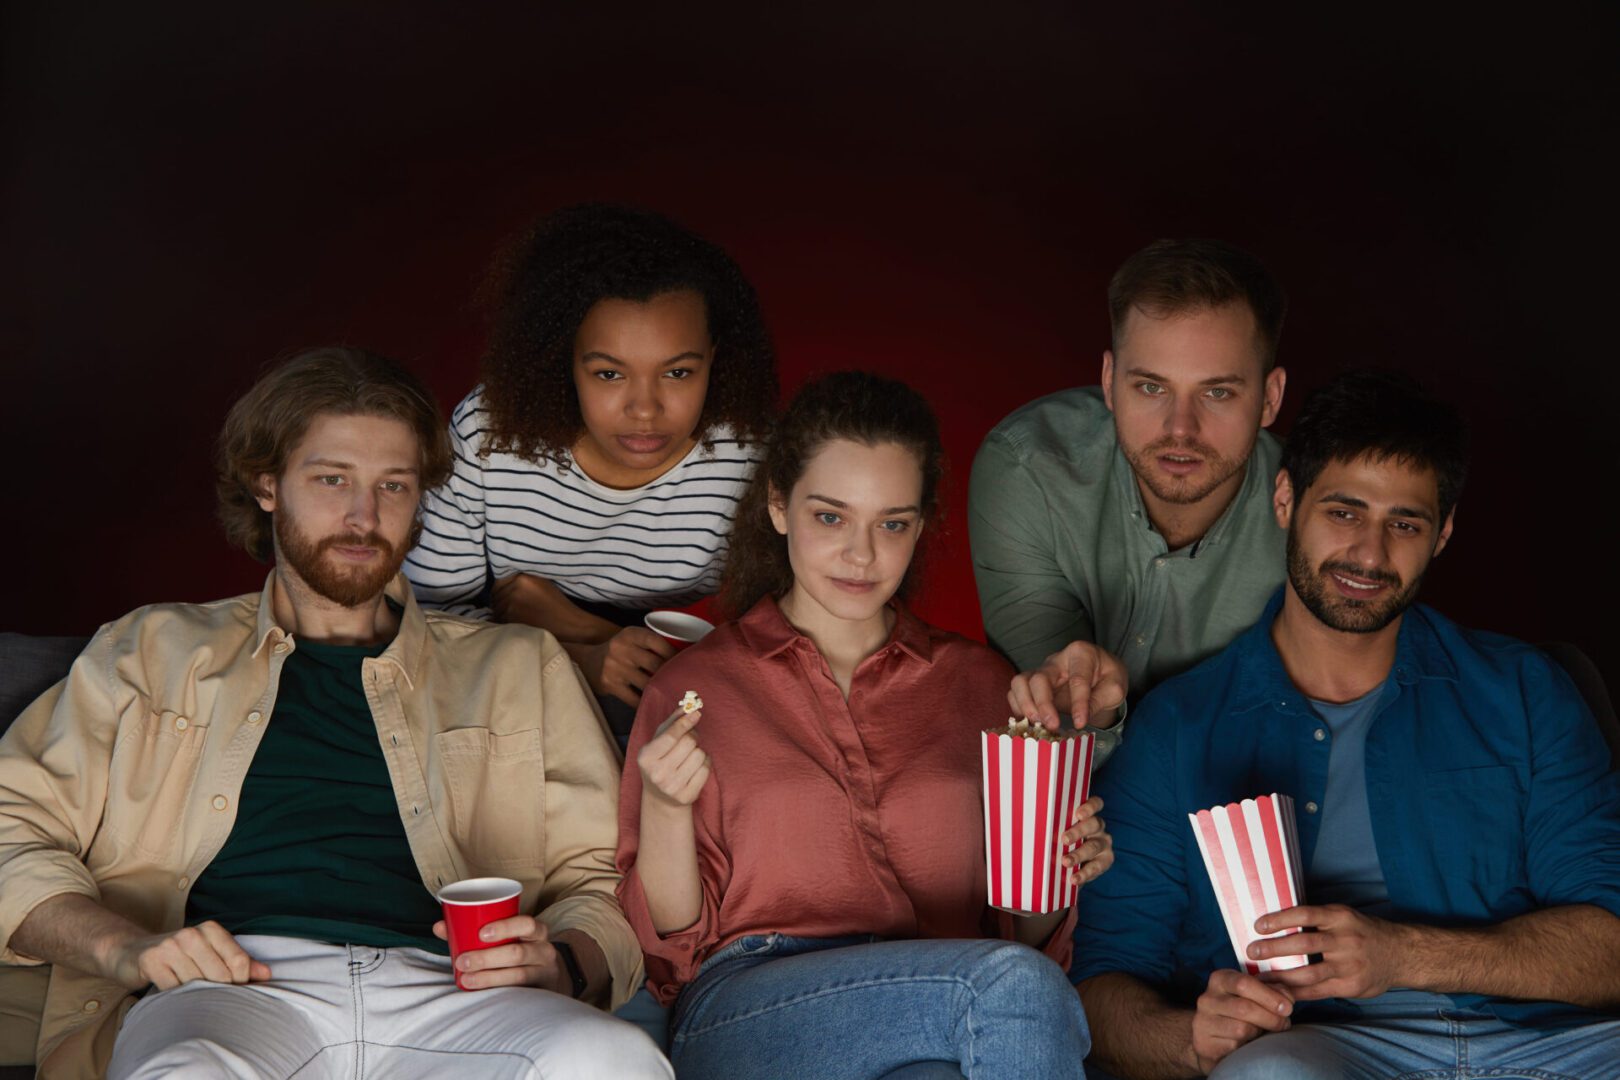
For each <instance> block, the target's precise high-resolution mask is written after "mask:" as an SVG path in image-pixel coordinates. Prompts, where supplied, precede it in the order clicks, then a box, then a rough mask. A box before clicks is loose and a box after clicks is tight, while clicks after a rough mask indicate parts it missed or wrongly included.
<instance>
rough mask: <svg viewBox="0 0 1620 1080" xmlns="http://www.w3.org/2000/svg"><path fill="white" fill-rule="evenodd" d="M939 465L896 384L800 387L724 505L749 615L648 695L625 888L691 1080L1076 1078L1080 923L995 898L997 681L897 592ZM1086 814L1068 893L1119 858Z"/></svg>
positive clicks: (979, 649) (906, 576) (681, 1068)
mask: <svg viewBox="0 0 1620 1080" xmlns="http://www.w3.org/2000/svg"><path fill="white" fill-rule="evenodd" d="M942 456H943V455H942V450H941V446H940V439H939V430H938V425H937V423H936V422H935V420H934V417H933V414H932V412H931V411H930V410H929V408H928V405H927V403H926V402H924V401H923V399H922V398H921V397H920V396H918V395H917V394H916V393H915V392H914V391H912V390H911V389H909V388H908V387H906V386H904V385H902V384H900V383H896V382H892V381H890V380H886V379H880V378H878V377H876V376H872V375H866V374H860V373H844V374H839V375H831V376H828V377H826V378H823V379H821V380H820V381H818V382H815V383H812V384H811V385H809V386H807V387H806V388H805V389H804V390H803V391H801V392H800V394H799V395H798V397H797V398H796V400H795V401H794V402H793V404H792V405H791V406H790V407H789V409H788V411H787V414H786V416H785V417H784V418H783V420H782V422H781V424H780V426H779V428H778V430H777V432H776V434H775V435H774V437H773V438H772V440H771V442H770V445H769V448H768V450H767V452H766V458H765V462H764V463H763V465H762V466H761V467H760V469H759V471H758V473H757V474H756V475H755V478H754V480H753V482H752V485H751V487H750V488H749V490H748V492H747V494H746V495H745V496H744V497H743V501H742V503H741V504H740V506H739V509H738V518H737V522H736V524H735V526H734V529H733V533H732V540H731V550H730V555H729V558H728V563H727V584H726V586H725V589H724V591H723V593H722V598H723V600H725V601H728V602H729V604H728V606H729V607H730V608H731V609H732V610H733V611H742V612H745V613H744V614H742V616H741V617H740V618H739V619H737V621H735V622H732V623H728V624H727V625H725V626H722V627H720V628H719V629H718V630H716V631H715V632H714V633H712V634H710V635H709V636H708V637H707V638H706V639H704V640H703V641H702V642H701V643H699V644H697V645H695V646H693V647H692V648H690V649H687V650H686V651H685V652H683V653H680V654H679V655H677V656H676V657H675V658H674V659H673V660H671V661H669V662H668V663H667V664H666V665H665V666H664V667H663V669H662V670H660V671H659V672H658V674H657V675H656V676H655V677H654V678H653V679H652V681H651V682H650V683H649V684H648V686H647V688H646V691H645V694H644V697H643V699H642V702H641V707H640V709H639V711H638V713H637V716H636V723H635V728H634V731H633V733H632V735H631V740H630V747H629V754H630V760H633V761H635V762H636V765H637V768H634V769H630V768H627V769H626V770H625V778H624V787H623V792H622V798H621V800H620V812H619V828H620V834H619V835H620V840H619V851H618V865H619V869H620V870H621V871H623V873H624V880H623V884H622V885H621V887H620V891H619V895H620V899H621V901H622V902H623V905H624V909H625V912H626V914H627V915H628V916H629V919H630V922H631V924H632V925H633V926H634V927H635V928H636V931H637V934H638V935H639V937H640V939H641V945H642V948H643V950H644V951H645V952H646V954H647V971H648V975H649V985H650V987H651V989H652V991H653V993H654V995H655V996H656V997H657V998H658V999H659V1000H660V1001H662V1002H664V1003H666V1004H668V1003H671V1002H673V1003H674V1016H673V1022H672V1027H671V1032H672V1040H671V1042H672V1045H671V1050H670V1057H671V1059H672V1060H673V1062H674V1064H675V1067H676V1070H677V1072H678V1073H679V1075H680V1076H681V1077H682V1078H683V1080H703V1078H706V1077H716V1078H718V1077H726V1078H732V1080H737V1078H744V1080H746V1078H749V1077H765V1076H773V1077H775V1076H816V1077H829V1078H857V1077H859V1078H868V1077H888V1076H902V1075H903V1076H905V1077H922V1076H943V1077H960V1076H966V1077H968V1078H970V1080H978V1078H981V1077H994V1078H996V1080H1018V1078H1022V1077H1030V1078H1034V1077H1041V1078H1043V1080H1044V1078H1048V1077H1059V1076H1082V1075H1083V1072H1082V1066H1081V1059H1082V1058H1084V1057H1085V1055H1086V1052H1087V1050H1088V1049H1089V1046H1090V1033H1089V1032H1088V1030H1087V1028H1086V1022H1085V1015H1084V1013H1083V1012H1082V1011H1081V1008H1080V1003H1079V998H1078V996H1077V995H1076V994H1075V992H1074V989H1073V988H1072V987H1071V986H1070V985H1069V983H1068V980H1067V979H1066V978H1065V976H1064V968H1065V967H1066V966H1067V964H1068V960H1069V952H1070V934H1071V932H1072V929H1073V925H1074V918H1073V913H1072V911H1064V912H1061V913H1058V914H1054V915H1049V916H1014V915H1010V914H1007V913H1003V912H997V911H993V910H991V909H990V908H988V907H987V906H986V902H985V872H984V823H983V818H982V816H981V814H982V811H981V809H980V805H981V804H980V762H979V753H980V752H979V732H980V731H981V730H982V729H984V728H987V727H993V726H996V725H997V724H999V723H1001V722H1002V721H1003V720H1004V718H1005V717H1006V715H1007V688H1008V685H1009V683H1010V682H1011V679H1012V675H1013V671H1012V668H1011V667H1010V666H1009V665H1008V664H1007V663H1006V662H1005V661H1003V660H1002V659H1001V658H1000V657H999V656H997V655H996V654H995V653H993V652H991V651H990V650H989V649H988V648H986V647H985V646H983V645H979V644H977V643H975V642H971V641H968V640H967V639H965V638H962V637H958V636H957V635H955V634H951V633H947V632H945V631H943V630H938V629H935V628H934V627H931V626H928V625H927V624H925V623H923V622H922V621H920V620H919V619H918V618H917V617H916V616H914V615H912V614H911V613H910V612H909V611H908V610H907V609H906V608H905V606H904V605H903V604H901V603H900V602H899V601H898V599H897V597H898V596H903V595H904V594H905V591H906V586H907V585H908V584H909V583H910V578H911V571H912V569H913V567H912V564H913V553H914V551H915V549H916V546H917V541H918V539H919V537H920V536H921V534H922V533H923V532H924V529H925V526H926V524H927V523H928V522H929V520H930V517H931V516H932V514H933V513H934V510H935V498H936V488H937V486H938V480H939V475H940V468H941V458H942ZM687 690H693V691H696V693H697V695H698V696H699V697H700V698H701V699H702V702H703V704H702V707H701V709H700V711H697V712H691V713H685V712H683V711H682V709H681V708H680V699H681V698H682V696H683V695H684V693H685V692H686V691H687ZM700 721H701V723H700ZM700 743H701V745H700ZM1100 805H1101V804H1100V802H1099V801H1098V800H1095V799H1094V800H1092V801H1091V802H1089V803H1087V804H1086V806H1085V807H1084V808H1083V810H1082V811H1081V815H1080V819H1079V823H1078V825H1077V829H1078V832H1079V834H1080V835H1081V836H1082V837H1083V838H1084V840H1085V843H1084V844H1083V846H1081V847H1080V848H1079V849H1078V850H1077V851H1076V852H1075V853H1074V855H1072V856H1069V857H1068V859H1067V861H1069V862H1070V863H1071V864H1077V865H1079V866H1080V873H1081V879H1082V880H1083V881H1089V880H1091V879H1093V878H1095V877H1096V876H1097V875H1098V874H1100V873H1101V872H1102V871H1103V870H1105V869H1107V867H1108V866H1109V864H1110V863H1111V862H1112V861H1113V854H1112V850H1111V845H1110V842H1109V840H1108V837H1107V834H1106V833H1105V832H1104V831H1103V825H1102V821H1101V819H1100V818H1098V817H1097V816H1096V813H1097V810H1098V809H1099V808H1100ZM1043 953H1044V955H1043Z"/></svg>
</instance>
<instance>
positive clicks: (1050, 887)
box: [981, 723, 1097, 915]
mask: <svg viewBox="0 0 1620 1080" xmlns="http://www.w3.org/2000/svg"><path fill="white" fill-rule="evenodd" d="M1011 727H1012V728H1013V729H1014V730H1015V731H1019V732H1020V733H1019V734H1008V731H1007V729H1005V728H1003V729H998V730H995V731H986V732H984V733H983V734H982V736H981V746H982V749H983V751H984V851H985V866H986V872H987V873H986V877H987V878H988V883H989V894H990V905H991V906H992V907H997V908H1001V909H1002V910H1003V911H1014V912H1021V913H1024V914H1033V915H1044V914H1046V913H1047V912H1051V911H1059V910H1062V909H1063V908H1066V907H1070V906H1072V905H1073V904H1074V901H1075V897H1076V896H1077V894H1078V893H1079V891H1080V886H1079V884H1078V883H1077V882H1076V881H1075V879H1074V870H1073V869H1072V868H1070V867H1067V866H1064V865H1063V862H1062V857H1063V854H1064V853H1065V852H1066V851H1072V850H1074V846H1073V845H1070V846H1068V847H1065V846H1064V843H1063V833H1064V832H1065V831H1066V830H1067V829H1068V827H1069V825H1070V824H1071V823H1072V822H1073V821H1074V812H1075V810H1076V809H1077V808H1078V807H1079V805H1080V804H1081V803H1083V802H1085V801H1086V796H1087V795H1088V794H1089V793H1090V790H1091V757H1092V751H1093V749H1094V747H1095V746H1096V742H1097V739H1096V736H1094V735H1092V734H1091V733H1090V732H1086V731H1083V732H1080V733H1078V734H1073V733H1064V734H1062V735H1050V734H1047V733H1046V732H1045V729H1041V730H1042V736H1040V737H1038V736H1032V735H1026V734H1022V732H1024V731H1028V730H1030V727H1029V725H1028V724H1024V723H1014V724H1013V725H1011Z"/></svg>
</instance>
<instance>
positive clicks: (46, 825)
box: [0, 573, 642, 1077]
mask: <svg viewBox="0 0 1620 1080" xmlns="http://www.w3.org/2000/svg"><path fill="white" fill-rule="evenodd" d="M273 583H274V573H272V575H271V578H270V580H268V581H266V583H265V587H264V590H263V592H261V593H260V594H259V595H257V596H253V595H249V596H239V597H236V598H235V599H231V600H221V601H218V602H216V603H212V604H159V605H155V606H153V607H146V608H141V609H140V610H138V611H135V612H133V613H131V614H129V615H126V616H125V617H124V618H122V619H120V620H118V621H117V622H115V623H110V624H108V625H107V626H104V627H102V628H101V630H100V632H99V633H97V634H96V636H95V638H94V639H93V640H92V641H91V643H90V645H89V646H88V647H87V648H86V649H85V651H84V653H83V654H82V655H81V656H80V657H79V659H78V660H77V661H76V662H75V663H74V665H73V669H72V671H71V672H70V673H69V674H68V677H67V678H66V679H64V680H63V681H62V682H61V683H59V684H57V685H56V686H55V687H53V688H52V689H51V690H49V691H48V692H47V693H46V694H45V695H44V696H43V697H41V698H40V699H39V700H38V701H36V702H35V703H34V704H33V705H31V706H30V707H29V708H28V709H27V711H25V712H24V713H23V714H22V716H20V717H18V719H17V721H16V723H14V724H13V725H12V727H11V729H10V730H9V731H7V732H6V735H5V737H4V739H0V964H32V963H36V961H33V960H31V959H29V958H28V957H24V956H19V955H17V954H16V953H15V952H13V951H12V950H11V948H10V945H9V943H10V940H11V935H12V934H13V933H14V932H15V931H16V929H17V926H18V924H19V923H21V922H22V920H23V919H24V917H25V916H27V914H28V913H29V912H30V911H32V910H33V909H34V907H35V906H36V905H38V904H39V903H40V902H42V901H44V900H47V899H49V898H51V897H53V896H58V895H61V894H63V893H81V894H83V895H85V896H88V897H91V898H93V899H96V900H99V901H100V902H101V903H102V904H103V905H105V906H106V907H108V908H110V909H111V910H113V911H115V912H118V913H119V914H121V915H124V916H126V917H127V918H129V919H132V920H133V921H135V922H137V923H139V924H140V925H142V926H146V927H149V928H151V930H153V931H154V932H160V931H166V930H174V929H178V928H179V927H180V926H181V925H183V920H184V917H185V910H186V896H187V894H188V892H189V891H190V887H191V883H192V881H193V880H195V879H196V877H197V875H198V874H200V873H201V872H202V870H203V868H204V867H206V866H207V865H208V863H209V861H210V860H212V859H213V858H214V856H215V855H216V854H217V853H218V852H219V850H220V847H221V846H222V845H223V844H224V843H225V839H226V837H227V836H229V835H230V832H231V826H232V823H233V822H234V821H235V815H236V800H237V795H238V793H239V792H240V790H241V786H242V778H243V775H244V774H245V773H246V772H247V768H248V763H249V762H251V761H252V760H253V754H254V750H255V749H256V748H257V746H258V743H259V738H260V736H261V735H262V734H263V733H264V728H265V722H266V720H268V719H269V717H270V716H271V715H272V714H273V712H274V710H275V706H276V688H277V683H278V681H279V678H280V674H281V665H282V663H283V662H284V661H285V660H286V658H287V656H288V655H289V654H290V653H291V652H292V651H293V650H294V649H296V648H297V642H296V641H294V640H293V637H292V635H291V634H289V633H287V632H286V631H284V630H282V629H281V628H280V627H278V626H276V624H275V619H274V616H273V614H272V611H271V605H270V596H271V588H272V586H273ZM388 593H389V595H390V596H392V597H394V598H395V599H396V600H400V601H402V602H403V603H404V615H403V618H402V620H401V623H400V629H399V633H398V635H397V636H396V637H395V639H394V641H393V643H392V644H390V645H389V646H388V648H387V649H386V650H385V651H384V652H383V654H382V655H381V656H379V657H377V658H376V659H368V660H366V661H365V662H364V667H363V670H364V679H365V688H366V698H367V700H368V701H369V702H370V705H371V713H372V717H373V719H374V720H375V721H376V724H377V735H378V739H379V741H380V743H381V745H382V751H383V756H384V758H385V759H386V760H387V763H388V772H389V776H390V777H391V778H392V779H393V784H394V791H395V793H396V794H397V795H398V797H399V810H400V820H401V821H402V822H403V823H404V826H405V835H406V837H407V838H408V840H409V842H410V847H411V853H412V854H413V855H414V856H415V858H416V865H417V869H418V870H419V871H420V873H421V875H422V881H423V883H424V884H425V885H426V886H427V887H428V888H430V889H435V888H437V887H438V886H440V885H443V884H447V883H449V882H451V881H456V880H459V879H461V878H467V877H479V876H484V875H497V876H502V877H511V878H516V879H518V880H519V881H521V882H522V883H523V905H524V910H525V911H532V912H535V913H536V914H537V915H538V916H539V918H540V919H541V920H542V921H543V922H545V923H546V924H547V926H548V927H550V929H551V930H552V931H560V930H565V929H576V930H580V931H582V932H584V933H586V934H588V935H590V937H591V938H592V939H593V940H595V941H596V942H597V943H598V944H599V945H601V947H602V950H603V952H605V953H606V954H607V962H608V967H609V970H610V971H611V972H612V975H613V991H612V1004H613V1005H614V1006H617V1005H619V1004H620V1003H622V1002H624V1001H625V1000H626V999H628V998H629V996H630V995H631V994H632V993H634V992H635V990H636V988H637V987H638V986H639V985H640V984H641V980H642V966H641V952H640V949H639V948H638V946H637V944H636V938H635V935H634V934H633V933H632V932H631V930H630V927H629V925H628V924H627V923H626V922H625V919H624V916H623V914H622V913H621V912H620V910H619V906H618V902H617V901H616V900H615V898H614V886H615V885H616V884H617V882H618V874H617V872H616V871H615V870H614V868H613V850H614V845H615V842H616V839H617V813H618V791H619V763H618V756H617V754H616V753H615V752H614V749H613V745H612V742H611V737H610V736H609V734H608V732H607V728H606V725H605V724H603V722H602V719H601V714H600V712H599V711H598V710H597V708H596V703H595V700H594V699H593V698H592V697H591V695H590V692H589V691H588V689H587V688H586V687H585V685H584V681H583V680H582V679H581V678H580V675H579V673H578V671H577V670H576V669H575V668H574V666H573V664H572V663H571V662H570V660H569V657H568V654H567V653H565V652H564V651H563V650H562V648H561V647H560V646H559V645H558V644H557V642H556V640H555V639H554V638H553V637H552V636H551V635H550V634H548V633H546V632H544V631H541V630H535V629H531V628H528V627H518V626H493V625H489V624H486V623H477V622H472V621H469V620H466V619H461V618H457V617H455V616H452V615H444V614H440V613H438V612H431V611H429V612H424V611H423V610H422V609H421V608H419V607H418V606H417V604H416V601H415V599H414V598H413V597H412V595H411V590H410V587H409V584H408V583H407V582H406V580H405V579H404V578H403V577H397V578H395V580H394V581H393V583H392V584H391V585H390V586H389V589H388ZM6 974H21V973H20V972H16V971H11V972H8V971H7V970H6V969H4V968H0V976H4V975H6ZM28 981H29V980H26V979H22V980H16V981H15V982H13V981H12V980H5V979H3V978H0V1009H3V1008H4V1007H5V1006H4V1004H3V1002H4V1000H5V998H6V997H7V996H8V992H11V993H15V994H16V995H17V996H19V999H20V998H21V997H22V996H23V995H26V994H27V992H28V990H27V987H26V986H25V985H24V984H26V983H27V982H28ZM133 1003H134V998H133V996H132V995H131V994H130V992H129V991H127V990H125V989H124V988H123V987H122V986H119V985H118V984H116V983H114V982H110V981H108V980H105V979H99V978H95V977H92V976H90V975H86V974H83V973H81V972H77V971H72V970H69V969H63V968H59V969H56V970H55V971H53V972H52V974H51V978H50V987H49V990H48V992H47V994H46V998H45V1008H44V1013H43V1017H42V1020H41V1026H40V1034H39V1045H38V1049H37V1058H36V1060H37V1061H38V1062H40V1064H41V1067H42V1068H43V1069H44V1070H45V1071H46V1074H47V1075H49V1076H53V1077H54V1076H92V1075H100V1074H101V1072H102V1071H104V1069H105V1067H106V1062H107V1058H108V1055H109V1054H110V1053H111V1049H112V1042H113V1039H114V1038H115V1037H116V1035H117V1028H118V1024H119V1023H120V1021H121V1020H122V1018H123V1015H124V1013H125V1012H126V1011H127V1010H128V1009H129V1007H130V1006H131V1005H132V1004H133Z"/></svg>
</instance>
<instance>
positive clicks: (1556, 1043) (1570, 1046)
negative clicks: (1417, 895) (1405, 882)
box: [1209, 1004, 1620, 1080]
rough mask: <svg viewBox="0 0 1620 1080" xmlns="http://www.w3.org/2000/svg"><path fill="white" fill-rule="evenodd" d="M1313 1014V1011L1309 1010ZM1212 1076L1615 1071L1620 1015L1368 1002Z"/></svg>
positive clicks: (1255, 1047) (1449, 1078)
mask: <svg viewBox="0 0 1620 1080" xmlns="http://www.w3.org/2000/svg"><path fill="white" fill-rule="evenodd" d="M1307 1015H1308V1014H1307ZM1209 1075H1210V1080H1284V1078H1286V1080H1327V1078H1330V1077H1331V1078H1332V1080H1341V1078H1344V1080H1361V1078H1363V1077H1366V1078H1369V1080H1372V1078H1376V1080H1418V1078H1422V1080H1473V1078H1476V1077H1491V1078H1493V1080H1498V1078H1499V1080H1509V1078H1511V1080H1521V1078H1523V1080H1615V1078H1616V1077H1620V1020H1611V1019H1599V1020H1596V1021H1595V1022H1593V1023H1588V1024H1583V1025H1581V1026H1578V1027H1568V1028H1551V1029H1549V1028H1534V1027H1515V1026H1512V1025H1510V1024H1506V1023H1504V1022H1503V1021H1501V1020H1498V1019H1497V1018H1496V1017H1494V1016H1492V1015H1491V1014H1489V1013H1485V1012H1476V1011H1474V1010H1471V1009H1456V1008H1441V1009H1435V1008H1428V1009H1424V1008H1414V1007H1412V1006H1410V1005H1395V1004H1392V1005H1387V1006H1385V1005H1378V1004H1363V1005H1362V1006H1361V1007H1359V1008H1357V1009H1354V1010H1353V1014H1352V1013H1349V1012H1347V1013H1346V1014H1344V1015H1333V1016H1329V1017H1326V1018H1324V1019H1322V1020H1320V1021H1318V1020H1307V1021H1306V1022H1303V1023H1302V1022H1298V1021H1296V1022H1295V1024H1294V1026H1293V1027H1291V1028H1289V1029H1288V1030H1287V1031H1281V1032H1277V1033H1275V1034H1271V1035H1262V1036H1261V1037H1260V1038H1258V1039H1256V1040H1254V1041H1253V1042H1251V1043H1248V1044H1247V1045H1245V1046H1241V1047H1239V1048H1238V1049H1237V1050H1235V1051H1233V1052H1232V1054H1231V1055H1229V1056H1228V1057H1227V1058H1226V1059H1225V1060H1224V1061H1222V1062H1221V1063H1220V1064H1219V1065H1217V1066H1216V1067H1215V1071H1214V1072H1212V1073H1210V1074H1209Z"/></svg>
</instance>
